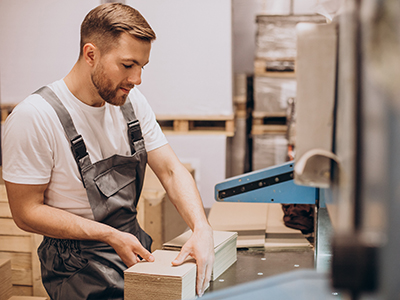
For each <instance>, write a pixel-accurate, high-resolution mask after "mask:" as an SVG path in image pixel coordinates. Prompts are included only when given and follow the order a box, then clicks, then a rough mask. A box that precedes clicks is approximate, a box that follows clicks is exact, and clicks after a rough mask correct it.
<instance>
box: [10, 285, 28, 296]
mask: <svg viewBox="0 0 400 300" xmlns="http://www.w3.org/2000/svg"><path fill="white" fill-rule="evenodd" d="M12 295H15V296H32V295H33V288H32V286H31V285H13V286H12Z"/></svg>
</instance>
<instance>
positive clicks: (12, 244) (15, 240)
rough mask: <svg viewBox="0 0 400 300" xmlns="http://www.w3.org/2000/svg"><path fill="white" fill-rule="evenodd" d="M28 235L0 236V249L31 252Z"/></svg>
mask: <svg viewBox="0 0 400 300" xmlns="http://www.w3.org/2000/svg"><path fill="white" fill-rule="evenodd" d="M31 248H32V247H31V237H30V236H6V235H3V236H0V251H11V252H27V253H30V252H31Z"/></svg>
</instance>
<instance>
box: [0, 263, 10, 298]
mask: <svg viewBox="0 0 400 300" xmlns="http://www.w3.org/2000/svg"><path fill="white" fill-rule="evenodd" d="M11 277H12V274H11V261H10V260H9V259H0V300H7V299H8V298H9V297H10V296H11V289H12V283H11Z"/></svg>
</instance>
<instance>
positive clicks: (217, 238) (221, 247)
mask: <svg viewBox="0 0 400 300" xmlns="http://www.w3.org/2000/svg"><path fill="white" fill-rule="evenodd" d="M191 235H192V231H191V230H188V231H186V232H184V233H182V234H181V235H179V236H177V237H176V238H174V239H172V240H170V241H169V242H166V243H164V244H163V249H164V250H174V251H180V250H181V249H182V246H183V245H184V244H185V243H186V242H187V241H188V240H189V238H190V237H191ZM236 243H237V232H229V231H214V250H215V261H214V266H213V270H212V274H211V280H212V281H214V280H216V279H217V278H218V277H219V276H220V275H221V274H222V273H223V272H225V271H226V270H227V269H228V268H229V267H230V266H231V265H233V264H234V263H235V262H236V260H237V253H236Z"/></svg>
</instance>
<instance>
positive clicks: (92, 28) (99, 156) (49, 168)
mask: <svg viewBox="0 0 400 300" xmlns="http://www.w3.org/2000/svg"><path fill="white" fill-rule="evenodd" d="M154 39H155V34H154V32H153V30H152V29H151V27H150V26H149V25H148V23H147V22H146V20H145V19H144V18H143V17H142V16H141V15H140V13H139V12H138V11H136V10H135V9H133V8H132V7H130V6H127V5H123V4H120V3H112V4H104V5H100V6H98V7H96V8H95V9H93V10H92V11H91V12H89V14H88V15H87V16H86V18H85V19H84V21H83V23H82V26H81V49H80V51H81V52H80V56H79V59H78V61H77V63H76V64H75V65H74V67H73V68H72V70H71V71H70V73H69V74H68V75H67V76H66V77H65V78H64V79H63V80H60V81H56V82H54V83H52V84H50V85H49V86H47V87H44V88H41V89H39V90H38V91H37V92H35V93H34V94H32V95H31V96H29V97H28V98H26V99H25V100H24V101H23V102H21V103H20V104H19V105H18V106H17V107H16V108H15V109H14V111H13V113H12V114H11V115H10V116H9V117H8V119H7V121H6V124H5V128H4V137H3V178H4V180H5V182H6V188H7V193H8V198H9V203H10V207H11V211H12V214H13V217H14V220H15V222H16V224H17V225H18V226H19V227H20V228H22V229H24V230H26V231H30V232H35V233H39V234H43V235H44V236H45V238H44V240H43V242H42V244H41V245H40V247H39V249H38V253H39V258H40V261H41V265H42V278H43V283H44V286H45V287H46V290H47V291H48V293H49V295H50V297H51V298H52V299H122V298H123V271H124V270H125V269H126V268H127V267H130V266H132V265H134V264H135V263H136V262H137V261H138V259H139V258H140V257H141V258H143V259H145V260H147V261H154V258H153V257H152V255H151V253H150V252H149V250H150V245H151V238H150V237H149V236H148V235H147V234H146V233H145V232H144V231H143V230H142V229H141V228H140V227H139V225H138V223H137V220H136V204H137V201H138V199H139V195H140V192H141V188H142V183H143V178H144V170H145V166H146V162H147V163H148V164H149V166H150V167H151V168H152V170H153V171H154V172H155V173H156V175H157V176H158V178H159V179H160V181H161V182H162V184H163V186H164V187H165V189H166V191H167V193H168V195H169V197H170V199H171V201H172V202H173V203H174V205H175V206H176V208H177V209H178V211H179V213H180V214H181V215H182V217H183V218H184V220H185V221H186V222H187V224H188V226H189V227H190V228H191V229H192V230H193V235H192V237H191V238H190V240H189V241H188V242H187V243H186V244H185V245H184V247H183V248H182V251H181V252H180V253H179V254H178V255H177V258H176V259H175V260H174V261H173V262H172V263H173V264H174V265H179V264H181V263H182V262H183V261H184V259H185V258H186V257H187V256H188V255H191V256H192V257H194V258H195V259H196V261H197V266H198V273H197V293H198V294H199V295H202V294H203V292H204V290H205V288H206V286H207V284H208V282H209V280H210V277H211V270H212V265H213V261H214V247H213V237H212V229H211V227H210V226H209V224H208V222H207V219H206V217H205V214H204V210H203V206H202V202H201V199H200V196H199V193H198V191H197V188H196V186H195V183H194V181H193V179H192V177H191V175H190V174H189V173H188V172H187V170H186V169H185V168H184V167H183V165H182V164H181V163H180V162H179V160H178V159H177V157H176V155H175V154H174V152H173V150H172V149H171V147H170V146H169V145H168V143H167V141H166V138H165V136H164V135H163V133H162V132H161V130H160V127H159V126H158V124H157V122H156V120H155V116H154V113H153V112H152V110H151V109H150V106H149V105H148V103H147V101H146V99H145V98H144V96H143V95H142V94H141V93H140V92H139V91H138V89H137V88H135V86H136V85H139V84H140V83H141V72H142V69H143V67H144V66H145V65H146V64H147V63H148V61H149V55H150V48H151V42H152V41H153V40H154Z"/></svg>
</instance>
